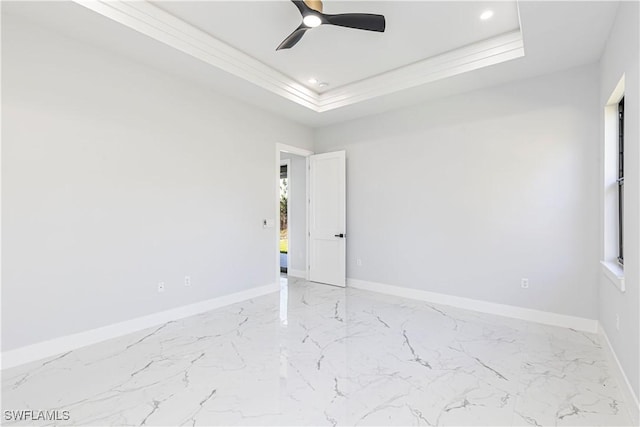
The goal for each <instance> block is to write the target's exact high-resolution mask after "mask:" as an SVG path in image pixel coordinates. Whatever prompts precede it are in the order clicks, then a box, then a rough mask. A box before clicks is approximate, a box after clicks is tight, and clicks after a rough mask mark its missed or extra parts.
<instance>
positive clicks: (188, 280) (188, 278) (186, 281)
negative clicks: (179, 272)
mask: <svg viewBox="0 0 640 427" xmlns="http://www.w3.org/2000/svg"><path fill="white" fill-rule="evenodd" d="M184 285H185V286H191V276H184Z"/></svg>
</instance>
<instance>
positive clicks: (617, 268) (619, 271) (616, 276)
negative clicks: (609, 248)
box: [600, 261, 625, 292]
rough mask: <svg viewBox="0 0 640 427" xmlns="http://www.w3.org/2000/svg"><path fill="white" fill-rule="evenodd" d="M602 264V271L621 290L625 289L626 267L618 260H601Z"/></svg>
mask: <svg viewBox="0 0 640 427" xmlns="http://www.w3.org/2000/svg"><path fill="white" fill-rule="evenodd" d="M600 264H602V272H603V273H604V275H605V276H606V277H607V279H609V281H610V282H611V283H613V284H614V285H615V287H616V288H618V290H619V291H620V292H624V291H625V287H624V269H623V268H622V266H621V265H620V264H618V263H617V262H611V261H600Z"/></svg>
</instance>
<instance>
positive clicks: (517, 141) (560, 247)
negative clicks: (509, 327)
mask: <svg viewBox="0 0 640 427" xmlns="http://www.w3.org/2000/svg"><path fill="white" fill-rule="evenodd" d="M597 86H598V69H597V67H596V66H595V65H592V66H587V67H582V68H576V69H572V70H569V71H565V72H561V73H556V74H552V75H547V76H542V77H539V78H534V79H530V80H526V81H520V82H517V83H511V84H507V85H503V86H499V87H494V88H489V89H486V90H481V91H476V92H472V93H468V94H465V95H460V96H454V97H449V98H446V99H443V100H439V101H434V102H430V103H427V104H423V105H419V106H415V107H411V108H405V109H402V110H399V111H395V112H391V113H386V114H382V115H378V116H375V117H369V118H365V119H361V120H357V121H352V122H348V123H345V124H341V125H335V126H330V127H326V128H322V129H320V130H318V131H317V133H316V145H315V148H316V152H324V151H332V150H336V149H345V150H346V152H347V188H348V201H347V229H348V230H349V240H348V242H347V275H348V277H350V278H355V279H360V280H366V281H372V282H380V283H385V284H390V285H398V286H405V287H409V288H416V289H421V290H427V291H432V292H440V293H444V294H450V295H456V296H462V297H468V298H474V299H479V300H487V301H492V302H497V303H503V304H511V305H516V306H522V307H527V308H532V309H538V310H544V311H550V312H556V313H561V314H567V315H574V316H581V317H586V318H591V319H596V318H597V303H596V294H597V283H596V282H597V277H598V274H599V258H598V257H599V253H598V190H597V189H598V188H599V187H598V185H599V182H600V181H599V179H598V166H597V165H598V131H599V124H598V120H599V118H600V114H599V110H598V108H597V107H598V93H597V90H595V89H594V88H596V87H597ZM358 258H361V259H362V266H361V267H358V266H357V265H356V259H358ZM521 278H528V279H529V281H530V288H529V289H527V290H524V289H521V287H520V279H521Z"/></svg>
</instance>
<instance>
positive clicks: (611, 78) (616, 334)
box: [598, 2, 640, 396]
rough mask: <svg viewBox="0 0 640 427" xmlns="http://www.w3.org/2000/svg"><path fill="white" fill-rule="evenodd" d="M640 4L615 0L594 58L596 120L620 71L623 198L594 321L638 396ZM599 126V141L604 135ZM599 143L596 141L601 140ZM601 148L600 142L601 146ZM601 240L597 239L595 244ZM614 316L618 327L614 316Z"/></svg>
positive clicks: (639, 302)
mask: <svg viewBox="0 0 640 427" xmlns="http://www.w3.org/2000/svg"><path fill="white" fill-rule="evenodd" d="M639 25H640V7H639V4H638V3H637V2H621V3H620V6H619V7H618V14H617V17H616V20H615V23H614V25H613V28H612V31H611V34H610V36H609V40H608V42H607V45H606V48H605V51H604V54H603V56H602V58H601V60H600V71H601V84H600V104H599V105H600V122H602V116H603V111H604V106H605V105H606V103H607V100H608V98H609V96H610V95H611V93H612V92H613V90H614V88H615V87H616V84H617V83H618V81H619V80H620V78H621V77H622V75H623V74H624V75H625V107H624V108H625V118H626V120H625V200H624V207H625V211H624V218H625V220H624V239H623V241H624V242H625V247H624V250H625V255H624V263H625V265H624V276H625V286H626V292H625V293H621V292H620V291H619V290H618V289H617V288H615V287H614V285H613V284H612V283H611V282H610V281H609V280H608V279H607V278H605V277H604V276H603V275H601V276H600V277H601V278H600V286H599V298H598V308H599V320H600V323H601V325H602V327H603V329H604V330H605V332H606V333H607V336H608V337H609V340H610V342H611V345H612V347H613V349H614V351H615V352H616V355H617V357H618V359H619V361H620V364H621V365H622V368H623V369H624V371H625V373H626V375H627V378H628V379H629V381H630V383H631V386H632V388H633V390H634V392H635V394H636V396H638V395H640V388H639V387H640V366H639V365H638V360H640V342H639V339H640V315H639V312H640V289H639V287H640V248H639V244H638V243H639V242H640V226H639V222H640V174H639V168H640V149H639V147H638V140H639V139H640V133H639V129H638V117H640V108H639V107H640V106H639V102H640V96H639V95H640V86H639V85H638V82H639V81H640V74H639V73H638V62H639V61H640V58H639V55H638V51H639V50H640V45H639V39H640V33H639V31H638V27H639ZM602 132H603V129H602V128H601V138H600V139H601V141H603V140H604V135H603V134H602ZM601 144H602V142H601ZM601 150H602V147H601ZM601 244H602V243H601ZM616 315H619V316H620V330H617V329H616V327H615V317H616Z"/></svg>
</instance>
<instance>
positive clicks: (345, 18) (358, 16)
mask: <svg viewBox="0 0 640 427" xmlns="http://www.w3.org/2000/svg"><path fill="white" fill-rule="evenodd" d="M291 2H292V3H293V4H294V5H295V6H296V7H297V8H298V10H299V11H300V14H301V15H302V23H301V24H300V26H299V27H298V28H296V29H295V30H294V31H293V33H291V34H289V36H288V37H287V38H286V39H284V41H283V42H282V43H280V46H278V47H277V48H276V50H281V49H290V48H292V47H293V46H295V45H296V43H298V42H299V41H300V39H301V38H302V36H303V35H304V33H305V32H306V31H307V30H310V29H311V28H315V27H317V26H320V25H323V24H329V25H338V26H340V27H347V28H356V29H358V30H367V31H378V32H381V33H382V32H384V28H385V20H384V16H382V15H374V14H372V13H340V14H338V15H329V14H325V13H322V1H321V0H304V1H302V0H291Z"/></svg>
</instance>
